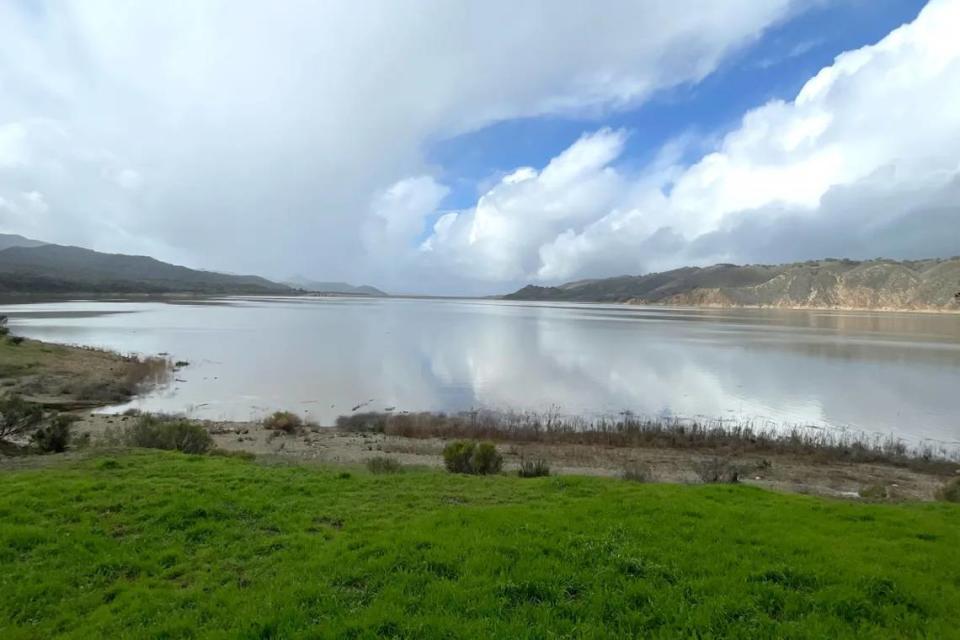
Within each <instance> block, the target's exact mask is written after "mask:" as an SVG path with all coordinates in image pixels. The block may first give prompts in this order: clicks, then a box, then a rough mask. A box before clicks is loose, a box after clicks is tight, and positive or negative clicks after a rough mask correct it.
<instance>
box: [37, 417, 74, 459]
mask: <svg viewBox="0 0 960 640" xmlns="http://www.w3.org/2000/svg"><path fill="white" fill-rule="evenodd" d="M77 420H79V418H77V416H72V415H69V414H60V415H58V416H54V418H53V420H51V421H50V422H48V423H47V424H45V425H44V426H42V427H40V428H39V429H37V430H36V431H34V432H33V435H32V436H31V439H32V440H33V445H34V446H35V447H36V448H37V449H38V450H39V451H40V452H41V453H63V452H64V451H66V450H67V445H68V444H69V443H70V432H71V431H72V429H73V423H74V422H76V421H77Z"/></svg>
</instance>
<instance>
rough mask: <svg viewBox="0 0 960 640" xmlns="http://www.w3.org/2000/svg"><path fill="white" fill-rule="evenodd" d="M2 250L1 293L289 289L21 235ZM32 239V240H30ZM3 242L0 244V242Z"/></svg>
mask: <svg viewBox="0 0 960 640" xmlns="http://www.w3.org/2000/svg"><path fill="white" fill-rule="evenodd" d="M8 238H13V239H18V238H19V240H9V242H11V243H13V242H20V244H14V245H13V246H7V247H6V248H3V249H2V250H0V292H8V293H204V294H271V293H290V292H291V289H290V288H289V287H286V286H285V285H282V284H277V283H276V282H271V281H269V280H266V279H264V278H260V277H258V276H235V275H227V274H223V273H216V272H213V271H198V270H196V269H189V268H187V267H181V266H177V265H173V264H168V263H166V262H161V261H159V260H156V259H154V258H150V257H147V256H130V255H124V254H112V253H100V252H99V251H92V250H90V249H82V248H80V247H68V246H62V245H56V244H43V243H40V242H37V241H31V240H29V239H27V238H21V237H20V236H2V237H0V242H7V241H8V240H7V239H8ZM31 243H33V244H31ZM0 246H2V245H0Z"/></svg>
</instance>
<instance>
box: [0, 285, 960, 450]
mask: <svg viewBox="0 0 960 640" xmlns="http://www.w3.org/2000/svg"><path fill="white" fill-rule="evenodd" d="M0 314H8V315H9V316H10V324H11V327H12V328H13V330H14V331H15V332H16V333H18V334H21V335H26V336H29V337H34V338H39V339H42V340H50V341H57V342H67V343H75V344H82V345H94V346H99V347H108V348H111V349H116V350H119V351H122V352H138V353H144V354H156V353H160V352H165V353H169V354H170V356H171V357H172V358H173V359H176V360H187V361H189V362H190V363H191V364H190V366H189V367H187V368H185V369H183V370H181V371H179V372H178V373H177V376H176V378H177V379H176V381H175V382H173V383H172V384H171V385H170V386H168V387H166V388H164V389H160V390H157V391H156V392H154V393H152V394H150V395H148V396H146V397H143V398H140V399H138V400H136V401H134V402H133V403H132V405H133V406H137V407H140V408H143V409H147V410H151V411H154V410H159V411H174V412H186V413H189V414H191V415H195V416H198V417H205V418H230V419H249V418H256V417H259V416H261V415H263V414H264V413H265V412H267V411H270V410H274V409H278V408H284V409H290V410H294V411H298V412H300V413H302V414H305V415H307V416H308V417H310V418H312V419H315V420H318V421H320V422H321V423H330V422H332V420H333V419H335V418H336V416H338V415H341V414H348V413H351V412H352V411H354V410H357V411H362V410H384V409H389V408H393V410H396V411H401V410H442V411H454V410H461V409H470V408H493V409H512V410H532V411H543V410H555V411H559V412H561V413H566V414H588V415H597V414H615V413H617V412H620V411H624V410H630V411H633V412H635V413H639V414H643V415H653V416H661V415H664V416H678V417H684V418H696V417H704V418H710V419H716V418H723V419H729V420H734V421H753V422H756V423H759V424H764V425H766V424H776V425H793V424H802V425H816V426H830V427H843V428H850V429H855V430H863V431H868V432H875V433H881V434H895V435H898V436H900V437H904V438H907V439H910V440H919V439H923V438H929V439H935V440H941V441H947V442H956V441H958V440H960V420H958V415H960V316H958V315H933V314H908V313H868V312H826V311H774V310H730V309H725V310H715V309H671V308H662V307H656V308H649V307H631V306H619V305H586V304H549V303H524V302H501V301H485V300H424V299H355V298H273V299H264V298H230V299H224V300H217V301H209V300H208V301H194V302H188V303H183V302H181V303H176V304H171V303H165V302H143V301H139V302H124V301H116V302H104V301H90V302H83V301H80V302H58V303H38V304H22V305H6V306H2V307H0Z"/></svg>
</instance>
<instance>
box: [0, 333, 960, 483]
mask: <svg viewBox="0 0 960 640" xmlns="http://www.w3.org/2000/svg"><path fill="white" fill-rule="evenodd" d="M0 349H2V350H4V351H3V355H5V356H8V357H7V358H5V360H4V363H3V364H4V366H2V367H0V391H2V392H3V393H5V394H6V393H12V394H17V395H21V396H22V397H23V398H24V399H26V400H29V401H31V402H35V403H38V404H40V405H41V406H43V407H44V408H45V409H47V410H54V411H64V412H68V413H71V414H73V415H76V416H77V417H78V419H79V420H78V422H77V423H76V425H75V431H76V434H77V435H78V436H81V437H82V434H89V435H88V436H86V437H88V438H90V439H91V440H92V441H93V442H94V443H96V442H97V441H98V440H100V441H103V440H104V439H105V437H106V436H107V435H108V434H109V432H110V431H111V430H116V429H122V428H123V427H124V426H125V425H127V424H132V421H134V420H136V419H137V414H105V413H97V410H98V409H101V408H103V407H105V406H110V405H113V404H119V403H121V402H124V401H126V400H129V399H131V398H133V397H136V395H138V394H140V393H143V392H144V391H145V390H147V389H149V388H150V387H151V386H153V385H155V384H160V383H161V382H160V378H161V377H163V376H168V375H169V374H170V373H172V372H173V371H174V367H173V365H172V363H170V362H169V360H166V359H163V358H159V357H153V358H145V359H144V358H139V357H135V356H124V355H121V354H117V353H113V352H110V351H105V350H97V349H88V348H83V347H76V346H67V345H58V344H52V343H45V342H40V341H37V340H26V339H25V340H23V341H22V342H21V343H20V344H18V345H17V346H11V345H10V344H8V343H6V342H4V343H3V344H0ZM9 354H15V355H16V356H17V357H18V358H19V361H18V362H10V361H9V360H10V358H9ZM400 415H404V414H400ZM400 415H397V416H393V417H391V418H388V419H389V420H394V419H398V418H400ZM405 415H406V416H407V419H411V418H412V419H414V420H415V421H416V420H424V421H426V422H424V423H423V425H426V429H425V430H423V431H422V432H418V431H416V430H407V431H403V430H402V429H400V430H399V431H397V430H394V431H392V432H391V431H390V429H389V428H388V429H386V432H384V429H383V427H382V426H381V427H380V431H379V432H378V431H376V429H374V430H370V429H369V427H368V426H361V425H359V424H357V425H356V426H354V427H352V428H351V427H346V428H337V427H332V426H331V427H319V426H316V425H306V426H305V428H303V429H302V430H300V431H299V432H297V433H291V434H283V433H280V432H277V431H271V430H268V429H266V428H265V427H264V426H263V424H261V423H260V422H256V421H210V420H192V419H191V422H196V423H198V424H201V425H203V427H204V428H205V429H206V430H207V431H208V432H209V433H210V434H211V436H212V437H213V439H214V442H215V444H216V446H217V447H218V448H220V449H223V450H226V451H237V452H241V451H242V452H248V453H252V454H254V455H256V456H262V457H265V458H268V459H276V460H282V461H286V462H293V463H308V464H316V463H321V464H336V465H361V464H364V463H365V461H366V460H368V459H369V458H371V457H374V456H377V455H389V456H391V457H395V458H397V459H398V461H399V462H401V463H402V464H405V465H415V466H426V467H442V465H443V460H442V450H443V447H444V445H445V444H446V443H447V442H449V441H451V440H455V439H461V438H472V439H488V440H492V441H494V442H496V444H497V446H498V447H499V448H500V450H501V451H502V452H503V454H504V458H505V461H506V465H505V467H506V469H508V470H511V471H512V470H515V469H516V468H517V467H518V466H519V465H520V463H521V462H522V461H523V460H535V459H543V460H545V461H547V462H548V463H549V465H550V466H551V468H552V470H553V472H554V473H556V474H560V475H588V476H618V475H622V474H623V473H624V471H625V470H626V469H627V468H628V467H631V466H633V465H641V466H643V467H645V468H647V469H648V470H649V474H650V476H651V478H652V479H653V481H656V482H667V483H690V482H696V477H695V473H694V468H695V467H696V465H698V464H700V463H703V462H705V461H709V460H722V461H723V463H724V464H726V465H732V466H734V467H736V468H737V469H738V472H739V475H740V476H741V477H742V480H743V482H745V483H747V484H753V485H756V486H760V487H764V488H768V489H772V490H776V491H785V492H789V493H806V494H814V495H821V496H829V497H838V498H853V499H857V498H859V497H861V496H862V495H864V494H865V493H870V494H871V495H882V496H883V498H884V499H889V500H920V501H927V500H933V499H934V497H935V494H936V492H937V491H938V490H939V489H940V488H941V486H942V485H943V484H944V483H945V482H946V481H948V480H949V479H950V478H952V477H955V476H956V475H958V474H960V464H958V463H957V462H956V461H950V460H946V459H943V460H940V461H933V462H930V461H929V460H928V461H927V462H923V460H922V459H921V457H920V455H919V454H916V453H914V454H912V455H913V458H910V457H909V456H907V455H905V452H901V453H898V454H897V455H900V456H901V462H900V463H897V462H896V459H894V458H891V459H881V458H877V457H874V458H869V457H863V458H860V459H843V458H842V457H838V456H837V455H835V454H831V453H830V450H829V447H827V446H820V448H818V445H817V444H816V443H812V444H810V443H808V445H806V448H797V449H794V450H790V449H788V448H782V447H781V448H778V446H777V445H776V444H775V443H772V442H768V443H767V444H766V445H761V446H757V445H756V444H753V445H751V444H749V442H748V441H747V440H745V439H744V438H743V436H742V435H737V436H735V437H732V438H727V439H724V437H723V436H722V434H721V435H717V436H716V438H714V439H706V440H703V441H697V440H693V439H690V438H689V437H688V438H687V439H686V440H676V439H675V441H674V442H673V443H672V444H671V441H670V438H669V437H668V438H659V439H658V438H648V439H646V440H645V439H644V438H643V437H641V438H639V439H637V438H634V439H632V440H631V439H629V438H627V439H623V440H622V441H613V440H611V439H610V438H611V436H610V434H607V435H603V434H600V435H601V436H603V437H600V438H594V439H590V438H588V437H577V436H576V435H575V433H576V432H571V431H557V432H554V433H552V434H546V435H544V434H543V433H542V432H537V431H532V432H526V433H525V432H523V431H522V429H520V430H514V431H502V432H499V433H498V432H497V431H496V428H497V427H491V425H490V424H489V423H487V424H486V425H485V426H486V430H483V429H480V430H478V431H476V432H474V433H471V432H470V431H469V430H464V427H463V425H462V424H459V425H458V424H454V423H451V424H448V425H447V426H446V427H442V426H441V427H438V428H436V429H435V430H433V431H430V430H429V429H430V428H431V427H430V426H429V425H428V424H427V423H429V422H430V421H431V420H432V421H434V422H433V423H431V424H433V425H434V427H436V422H435V420H436V419H437V418H436V416H432V417H431V415H430V414H413V415H411V414H405ZM365 416H370V417H369V418H366V419H368V420H369V419H375V418H376V416H374V415H373V414H352V415H350V416H346V417H345V418H344V421H345V424H349V423H350V422H351V421H356V420H358V419H359V420H360V422H363V420H364V419H365ZM480 426H481V427H483V426H484V425H480ZM516 427H517V426H516V425H514V426H512V427H500V428H502V429H503V428H506V429H516ZM491 429H492V430H491ZM537 434H539V435H537ZM594 435H596V434H594ZM614 435H616V434H614ZM621 435H622V434H621ZM668 435H669V434H668ZM758 435H759V436H761V437H767V436H765V435H764V434H758ZM751 437H752V436H751ZM737 438H739V439H740V440H737ZM852 445H853V447H854V448H856V447H858V446H859V447H861V449H862V443H856V442H854V443H852ZM764 447H766V448H764ZM878 451H879V449H878ZM0 459H2V457H0ZM910 459H913V460H916V461H917V464H907V463H906V462H905V461H908V460H910ZM8 460H9V459H8Z"/></svg>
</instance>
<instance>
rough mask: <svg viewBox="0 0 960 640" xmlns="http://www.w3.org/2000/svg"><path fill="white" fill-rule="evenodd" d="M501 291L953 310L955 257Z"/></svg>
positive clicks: (835, 262)
mask: <svg viewBox="0 0 960 640" xmlns="http://www.w3.org/2000/svg"><path fill="white" fill-rule="evenodd" d="M502 297H503V299H506V300H566V301H571V302H624V303H631V304H659V305H677V306H704V307H761V308H764V307H772V308H811V309H838V308H843V309H874V310H904V311H960V257H953V258H931V259H927V260H903V261H897V260H887V259H876V260H863V261H859V260H847V259H833V258H827V259H824V260H810V261H807V262H795V263H788V264H782V265H733V264H717V265H712V266H709V267H681V268H679V269H673V270H671V271H664V272H658V273H649V274H645V275H640V276H617V277H613V278H599V279H589V280H579V281H575V282H569V283H565V284H561V285H558V286H555V287H541V286H536V285H527V286H526V287H523V288H521V289H519V290H517V291H515V292H513V293H510V294H507V295H504V296H502Z"/></svg>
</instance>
